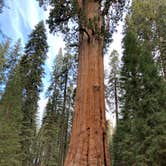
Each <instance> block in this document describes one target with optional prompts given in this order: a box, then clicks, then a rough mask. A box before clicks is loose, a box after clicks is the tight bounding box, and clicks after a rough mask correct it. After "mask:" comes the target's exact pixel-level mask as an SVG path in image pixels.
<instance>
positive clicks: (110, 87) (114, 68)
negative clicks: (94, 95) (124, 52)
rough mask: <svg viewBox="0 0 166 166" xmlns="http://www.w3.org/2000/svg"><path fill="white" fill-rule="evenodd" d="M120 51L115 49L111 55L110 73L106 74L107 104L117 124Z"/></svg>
mask: <svg viewBox="0 0 166 166" xmlns="http://www.w3.org/2000/svg"><path fill="white" fill-rule="evenodd" d="M118 56H119V54H118V52H117V51H116V50H113V51H112V52H111V55H110V62H109V74H107V76H106V80H107V84H106V88H105V93H106V101H107V105H108V107H109V111H110V110H112V109H113V110H114V111H112V113H113V114H115V117H116V124H117V123H118V120H119V118H118V114H119V95H120V94H119V93H120V85H119V84H120V81H119V75H120V66H119V60H118Z"/></svg>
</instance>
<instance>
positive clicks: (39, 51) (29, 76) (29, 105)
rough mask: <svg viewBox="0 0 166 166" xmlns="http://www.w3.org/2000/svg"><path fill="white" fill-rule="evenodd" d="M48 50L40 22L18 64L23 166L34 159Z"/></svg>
mask: <svg viewBox="0 0 166 166" xmlns="http://www.w3.org/2000/svg"><path fill="white" fill-rule="evenodd" d="M47 50H48V45H47V37H46V30H45V27H44V23H43V22H40V23H38V24H37V25H36V27H35V29H34V30H33V32H32V33H31V34H30V36H29V41H28V43H27V44H26V46H25V55H24V56H23V57H22V59H21V62H20V66H21V68H20V73H21V82H22V94H23V97H22V101H23V102H22V108H21V110H22V113H23V119H22V131H21V137H22V140H21V144H22V152H23V156H22V161H23V165H24V166H30V165H31V164H32V161H33V159H34V151H33V148H34V140H35V134H36V113H37V108H38V104H37V102H38V99H39V92H40V91H41V87H42V80H41V78H42V76H43V74H44V69H43V65H44V61H45V59H46V53H47Z"/></svg>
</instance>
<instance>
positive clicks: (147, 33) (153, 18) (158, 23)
mask: <svg viewBox="0 0 166 166" xmlns="http://www.w3.org/2000/svg"><path fill="white" fill-rule="evenodd" d="M165 7H166V1H165V0H161V1H160V2H159V3H158V2H157V1H155V0H152V1H150V0H146V1H138V0H134V1H133V2H132V7H131V13H134V14H133V15H131V17H132V18H129V19H128V21H127V22H128V24H130V27H132V29H133V31H135V32H136V33H137V34H138V36H139V38H140V39H142V40H145V41H146V42H147V47H148V49H150V50H152V51H153V54H152V55H153V56H155V59H156V61H158V64H159V65H160V66H161V73H162V74H163V76H164V77H165V78H166V56H165V41H166V35H165V34H166V33H165V24H166V21H165V19H164V18H165V16H166V12H165ZM129 17H130V16H129Z"/></svg>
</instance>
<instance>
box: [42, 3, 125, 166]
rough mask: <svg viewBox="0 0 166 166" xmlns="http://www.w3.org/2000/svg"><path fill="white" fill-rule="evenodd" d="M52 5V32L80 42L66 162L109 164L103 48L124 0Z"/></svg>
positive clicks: (75, 163) (80, 165)
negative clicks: (75, 90)
mask: <svg viewBox="0 0 166 166" xmlns="http://www.w3.org/2000/svg"><path fill="white" fill-rule="evenodd" d="M40 2H44V1H40ZM46 2H47V1H46ZM49 4H50V5H51V6H52V8H51V11H50V16H49V19H48V24H49V28H50V31H51V32H54V33H55V32H57V31H61V32H63V33H65V34H66V39H69V38H70V39H71V45H75V44H78V45H79V48H78V51H79V65H78V82H77V92H76V100H75V115H74V121H73V127H72V135H71V140H70V145H69V150H68V154H67V157H66V161H65V164H64V165H65V166H74V165H79V166H84V165H105V166H106V165H110V159H109V154H108V148H107V140H106V120H105V104H104V83H103V81H104V76H103V74H104V72H103V48H104V46H105V44H106V42H108V40H109V37H110V33H111V32H112V31H113V30H114V23H115V22H116V21H117V19H118V16H119V14H120V13H121V12H120V11H121V9H122V6H123V5H124V0H119V1H114V0H112V1H110V0H106V1H105V0H102V1H101V0H100V1H96V0H90V1H89V0H73V1H70V0H58V1H54V0H50V1H49ZM73 22H74V23H73ZM71 34H72V35H71ZM75 42H76V43H75Z"/></svg>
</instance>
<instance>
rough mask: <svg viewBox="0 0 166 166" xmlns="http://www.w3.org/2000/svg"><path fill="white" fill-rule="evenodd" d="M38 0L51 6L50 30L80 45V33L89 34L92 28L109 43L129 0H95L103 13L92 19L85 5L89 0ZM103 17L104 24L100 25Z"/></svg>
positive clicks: (43, 4) (41, 4)
mask: <svg viewBox="0 0 166 166" xmlns="http://www.w3.org/2000/svg"><path fill="white" fill-rule="evenodd" d="M37 1H39V5H40V6H45V5H50V6H51V10H50V15H49V19H48V20H47V23H48V25H49V29H50V32H52V33H56V32H62V33H64V34H66V35H65V40H66V39H68V40H70V43H72V44H73V43H77V45H78V41H79V33H84V32H85V33H86V34H87V30H91V31H92V32H93V33H94V34H95V35H97V37H98V39H101V38H104V39H105V44H106V45H107V44H108V43H109V42H110V41H111V40H110V38H111V35H112V33H113V32H114V31H115V27H116V26H115V25H116V24H117V22H118V20H119V19H121V18H122V13H123V9H124V6H125V4H126V3H127V1H128V0H119V1H116V2H114V1H110V0H107V1H105V0H102V1H95V3H97V4H99V6H100V9H101V14H100V15H96V16H94V18H90V19H89V18H87V16H86V10H87V9H86V7H85V6H84V5H85V4H86V3H87V2H83V1H82V2H81V1H77V0H71V1H68V0H58V1H55V0H37ZM79 3H80V4H79ZM115 4H116V5H115ZM96 14H97V13H96ZM101 19H102V20H103V21H102V23H103V25H102V26H101V27H99V26H98V25H99V21H101ZM68 36H70V38H68ZM107 46H108V45H107Z"/></svg>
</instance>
